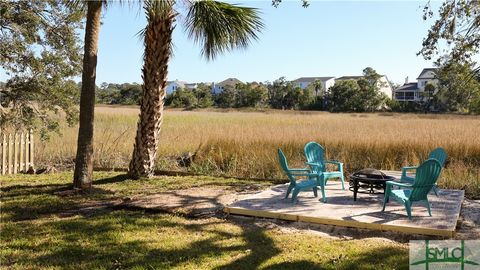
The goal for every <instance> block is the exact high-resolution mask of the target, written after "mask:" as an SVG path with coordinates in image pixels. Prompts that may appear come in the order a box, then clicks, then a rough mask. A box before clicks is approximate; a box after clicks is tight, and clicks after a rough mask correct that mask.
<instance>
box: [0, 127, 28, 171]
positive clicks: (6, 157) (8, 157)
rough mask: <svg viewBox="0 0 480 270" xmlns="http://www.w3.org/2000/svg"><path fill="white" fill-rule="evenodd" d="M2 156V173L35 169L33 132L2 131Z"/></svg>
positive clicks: (0, 138) (0, 151)
mask: <svg viewBox="0 0 480 270" xmlns="http://www.w3.org/2000/svg"><path fill="white" fill-rule="evenodd" d="M0 158H1V160H0V161H1V163H0V165H1V167H0V171H1V174H2V175H5V174H15V173H19V172H28V170H29V169H30V168H32V170H33V168H34V167H33V134H32V131H28V132H15V133H7V132H1V131H0Z"/></svg>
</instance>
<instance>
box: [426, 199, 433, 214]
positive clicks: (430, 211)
mask: <svg viewBox="0 0 480 270" xmlns="http://www.w3.org/2000/svg"><path fill="white" fill-rule="evenodd" d="M425 204H426V205H427V209H428V215H429V216H432V210H431V209H430V202H429V201H428V199H425Z"/></svg>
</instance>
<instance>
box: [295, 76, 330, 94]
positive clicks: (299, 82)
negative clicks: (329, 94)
mask: <svg viewBox="0 0 480 270" xmlns="http://www.w3.org/2000/svg"><path fill="white" fill-rule="evenodd" d="M316 80H319V81H320V82H322V93H316V94H317V95H322V94H323V93H325V91H327V90H328V88H330V87H332V86H333V85H334V84H335V77H301V78H298V79H296V80H294V81H292V82H293V83H294V84H295V86H298V87H300V88H302V89H305V88H307V87H308V86H309V85H310V84H311V83H313V82H314V81H316Z"/></svg>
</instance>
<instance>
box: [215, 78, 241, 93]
mask: <svg viewBox="0 0 480 270" xmlns="http://www.w3.org/2000/svg"><path fill="white" fill-rule="evenodd" d="M238 83H243V82H242V81H240V80H239V79H237V78H228V79H226V80H224V81H221V82H219V83H213V84H212V93H213V94H219V93H221V92H222V91H223V89H224V87H225V86H227V85H229V86H233V87H235V85H237V84H238Z"/></svg>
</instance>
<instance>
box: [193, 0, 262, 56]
mask: <svg viewBox="0 0 480 270" xmlns="http://www.w3.org/2000/svg"><path fill="white" fill-rule="evenodd" d="M259 15H260V12H259V11H258V9H256V8H249V7H241V6H238V5H233V4H228V3H224V2H218V1H212V0H205V1H195V2H193V3H192V4H191V5H190V6H189V9H188V14H187V16H186V17H185V29H186V32H187V33H188V37H189V38H192V39H193V40H194V41H195V43H199V44H200V45H201V46H202V52H201V53H202V55H203V56H205V57H206V58H207V59H208V60H211V59H214V58H215V57H216V56H217V55H219V54H222V53H224V52H226V51H230V50H233V49H235V48H246V47H248V45H249V44H250V42H251V41H252V40H256V39H258V36H257V34H258V33H260V32H261V30H262V29H263V27H264V24H263V22H262V19H261V18H260V16H259Z"/></svg>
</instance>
